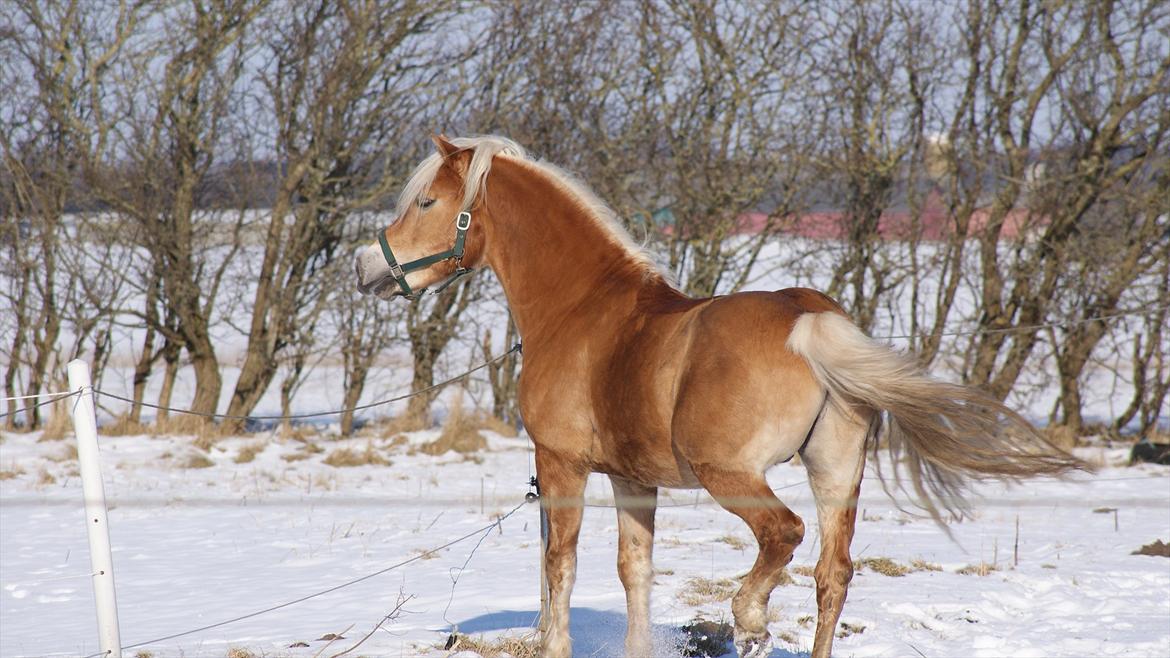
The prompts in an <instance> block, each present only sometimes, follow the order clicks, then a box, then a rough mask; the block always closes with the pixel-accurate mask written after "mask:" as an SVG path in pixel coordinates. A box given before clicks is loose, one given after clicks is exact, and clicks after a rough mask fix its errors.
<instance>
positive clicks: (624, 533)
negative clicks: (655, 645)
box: [609, 476, 658, 658]
mask: <svg viewBox="0 0 1170 658" xmlns="http://www.w3.org/2000/svg"><path fill="white" fill-rule="evenodd" d="M609 479H610V481H611V482H612V483H613V496H614V500H615V501H616V502H617V509H618V575H619V576H620V577H621V579H622V585H624V586H625V588H626V653H625V655H626V658H642V657H648V656H651V655H652V654H651V646H650V587H651V586H652V585H653V583H654V564H653V553H654V511H655V508H656V507H657V505H658V489H657V488H656V487H647V486H643V485H640V484H636V483H634V482H630V481H629V480H624V479H622V478H618V477H614V476H610V478H609Z"/></svg>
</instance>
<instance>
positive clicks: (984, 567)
mask: <svg viewBox="0 0 1170 658" xmlns="http://www.w3.org/2000/svg"><path fill="white" fill-rule="evenodd" d="M994 571H999V567H997V566H995V565H994V564H988V563H986V562H983V561H980V562H979V564H969V565H967V566H965V567H963V568H961V569H956V570H955V573H957V574H960V575H963V576H987V575H990V574H991V573H992V572H994Z"/></svg>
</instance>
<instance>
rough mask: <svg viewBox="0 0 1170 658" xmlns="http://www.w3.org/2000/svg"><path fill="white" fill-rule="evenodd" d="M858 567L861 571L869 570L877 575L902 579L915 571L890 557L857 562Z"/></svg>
mask: <svg viewBox="0 0 1170 658" xmlns="http://www.w3.org/2000/svg"><path fill="white" fill-rule="evenodd" d="M854 564H856V566H857V567H858V568H861V569H867V570H869V571H873V572H875V573H880V574H881V575H883V576H891V577H894V578H900V577H902V576H905V575H906V574H908V573H910V572H912V571H913V569H911V568H909V567H906V566H903V565H901V564H898V563H897V562H894V561H893V560H891V559H890V558H888V557H867V558H862V559H860V560H858V561H857V562H855V563H854Z"/></svg>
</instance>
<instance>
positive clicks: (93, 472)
mask: <svg viewBox="0 0 1170 658" xmlns="http://www.w3.org/2000/svg"><path fill="white" fill-rule="evenodd" d="M68 369H69V389H70V390H72V391H74V392H78V391H79V392H80V393H79V394H78V395H77V397H76V399H74V401H73V429H74V431H75V433H76V434H77V459H78V461H79V462H81V488H82V492H83V494H84V496H85V525H86V528H87V529H88V533H89V563H90V566H91V567H92V568H93V595H94V599H95V601H96V603H97V621H98V646H99V647H101V650H102V653H103V654H104V655H106V656H110V657H111V658H121V657H122V638H121V636H120V633H119V632H118V603H117V600H116V598H115V596H114V561H113V558H112V556H111V554H110V529H109V524H108V522H107V520H106V492H105V486H104V485H103V484H102V472H101V466H100V465H99V463H98V444H97V418H96V416H95V415H94V409H93V386H92V385H91V383H90V380H89V364H88V363H86V362H85V361H82V360H80V359H76V360H73V361H70V362H69V365H68Z"/></svg>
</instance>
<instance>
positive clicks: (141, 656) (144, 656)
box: [134, 649, 154, 658]
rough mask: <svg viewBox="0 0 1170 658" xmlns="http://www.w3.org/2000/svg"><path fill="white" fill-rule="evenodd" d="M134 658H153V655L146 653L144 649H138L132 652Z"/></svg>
mask: <svg viewBox="0 0 1170 658" xmlns="http://www.w3.org/2000/svg"><path fill="white" fill-rule="evenodd" d="M134 658H154V653H152V652H150V651H147V650H146V649H140V650H138V651H136V652H134Z"/></svg>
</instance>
